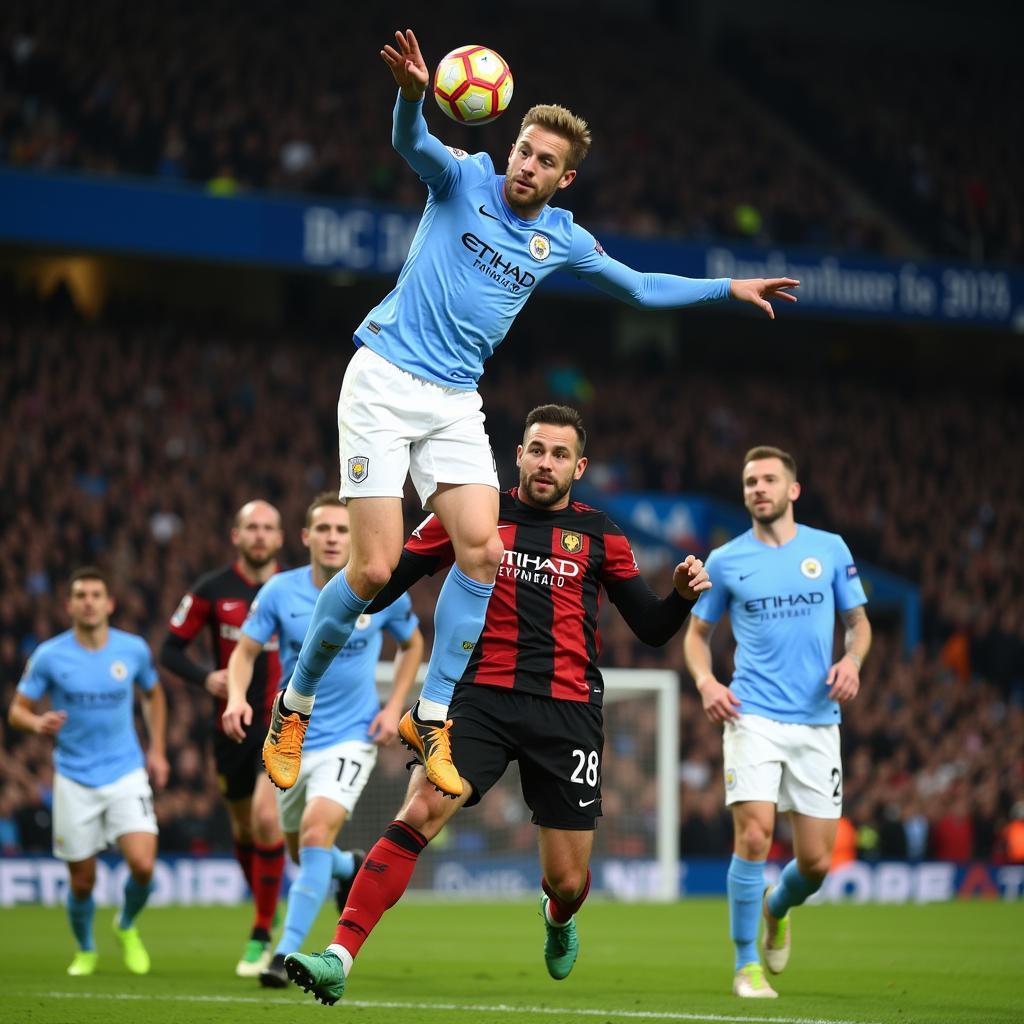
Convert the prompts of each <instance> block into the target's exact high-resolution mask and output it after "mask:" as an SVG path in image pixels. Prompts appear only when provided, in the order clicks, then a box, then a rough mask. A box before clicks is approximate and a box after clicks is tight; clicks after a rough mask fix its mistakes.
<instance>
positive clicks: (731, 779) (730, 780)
mask: <svg viewBox="0 0 1024 1024" xmlns="http://www.w3.org/2000/svg"><path fill="white" fill-rule="evenodd" d="M725 788H726V789H729V790H732V789H735V788H736V769H735V768H727V769H726V771H725Z"/></svg>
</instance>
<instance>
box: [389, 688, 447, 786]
mask: <svg viewBox="0 0 1024 1024" xmlns="http://www.w3.org/2000/svg"><path fill="white" fill-rule="evenodd" d="M451 727H452V722H451V719H448V721H446V722H422V721H420V719H419V718H418V717H417V715H416V708H413V709H412V710H410V711H406V713H405V714H404V715H403V716H402V720H401V721H400V722H399V723H398V738H399V739H400V740H401V741H402V743H403V745H404V746H406V747H408V748H409V749H410V750H411V751H412V752H413V753H414V754H416V755H417V756H418V757H419V759H420V760H421V761H422V762H423V768H424V770H425V771H426V773H427V779H428V780H429V781H430V783H431V784H432V785H434V786H435V787H436V788H437V789H438V790H439V791H440V792H441V793H444V795H445V796H450V797H457V796H462V779H461V778H460V777H459V772H458V769H457V768H456V767H455V765H454V764H452V741H451V736H450V730H451Z"/></svg>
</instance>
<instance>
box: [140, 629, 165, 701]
mask: <svg viewBox="0 0 1024 1024" xmlns="http://www.w3.org/2000/svg"><path fill="white" fill-rule="evenodd" d="M137 640H138V645H139V653H138V668H137V669H136V672H135V682H136V684H137V685H138V686H141V687H142V689H143V690H145V691H146V693H149V691H150V690H152V689H153V687H154V686H156V684H157V683H158V682H160V674H159V673H158V672H157V670H156V665H155V664H154V663H153V652H152V651H151V650H150V649H149V644H147V643H146V641H145V640H143V639H142V637H138V638H137Z"/></svg>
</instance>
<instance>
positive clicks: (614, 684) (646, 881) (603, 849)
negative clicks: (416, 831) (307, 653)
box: [338, 663, 679, 900]
mask: <svg viewBox="0 0 1024 1024" xmlns="http://www.w3.org/2000/svg"><path fill="white" fill-rule="evenodd" d="M602 675H603V676H604V680H605V695H604V715H605V748H604V755H603V766H602V779H601V794H602V809H603V812H604V814H603V817H601V818H600V819H599V820H598V825H597V831H596V834H595V839H594V854H593V860H592V869H593V888H594V891H595V892H602V893H604V894H606V895H609V896H612V897H614V898H617V899H624V900H673V899H675V898H676V897H677V896H678V893H679V861H678V835H679V785H678V750H679V720H678V677H677V676H676V674H675V673H674V672H669V671H664V670H655V669H636V670H633V669H605V670H603V672H602ZM391 677H392V669H391V665H390V664H388V663H381V664H380V665H379V666H378V671H377V679H378V683H379V684H380V683H383V684H384V686H385V692H386V687H387V686H388V685H389V684H390V680H391ZM410 756H411V755H410V754H409V752H408V751H407V750H406V749H405V748H404V747H402V746H400V745H399V744H398V743H397V742H396V743H394V744H392V745H391V746H390V747H386V748H384V749H383V750H382V751H381V752H380V757H379V758H378V761H377V767H376V768H375V769H374V773H373V776H372V777H371V779H370V782H369V784H368V785H367V787H366V789H365V790H364V791H363V795H362V797H361V799H360V801H359V805H358V807H357V808H356V813H355V815H354V816H353V817H352V818H351V819H350V820H349V821H348V822H347V823H346V824H345V827H344V829H343V830H342V832H341V835H340V836H339V838H338V845H339V846H341V847H342V848H346V849H348V848H352V847H357V848H359V847H361V848H363V849H367V848H369V847H370V846H371V845H372V844H373V843H374V842H375V841H376V839H377V837H378V836H379V835H380V833H381V832H382V831H383V830H384V828H386V827H387V825H388V823H389V822H390V821H391V820H392V819H393V818H394V816H395V814H396V813H397V811H398V809H399V808H400V807H401V804H402V801H403V797H404V795H405V789H406V785H407V783H408V778H409V775H408V772H407V770H406V764H407V762H408V761H409V759H410ZM410 890H411V891H419V892H421V893H431V892H432V893H435V894H437V895H443V896H444V897H445V898H452V897H467V898H473V897H479V898H481V899H485V898H486V899H494V898H496V897H510V898H511V897H521V896H527V895H532V894H533V893H536V892H539V890H540V868H539V864H538V858H537V829H536V827H535V826H534V825H533V824H532V823H531V821H530V811H529V809H528V808H527V806H526V804H525V803H524V802H523V797H522V792H521V790H520V786H519V771H518V766H517V765H516V764H515V763H513V764H511V765H510V766H509V768H508V770H507V771H506V772H505V775H504V776H503V777H502V779H501V781H500V782H499V783H498V784H497V785H496V786H494V788H493V789H491V790H490V792H488V793H487V795H486V796H485V797H484V798H483V800H482V801H481V802H480V803H479V804H478V805H477V806H475V807H471V808H466V809H463V810H461V811H460V812H459V813H458V814H457V815H456V816H455V818H454V819H453V820H452V821H451V822H450V823H449V824H448V826H447V828H446V829H445V830H444V831H443V832H442V833H441V835H440V836H438V837H437V838H436V839H434V840H433V842H431V843H430V845H429V846H427V848H426V849H425V850H424V851H423V853H422V854H420V858H419V864H418V866H417V868H416V872H415V874H414V875H413V879H412V883H411V885H410Z"/></svg>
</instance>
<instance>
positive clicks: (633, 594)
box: [605, 575, 693, 647]
mask: <svg viewBox="0 0 1024 1024" xmlns="http://www.w3.org/2000/svg"><path fill="white" fill-rule="evenodd" d="M605 589H606V590H607V591H608V597H609V598H610V599H611V602H612V604H614V605H615V607H616V608H618V609H619V612H620V613H621V615H622V617H623V618H624V619H625V620H626V625H628V626H629V628H630V629H631V630H633V632H634V633H635V634H636V636H637V639H638V640H641V641H643V643H645V644H650V646H651V647H661V646H662V645H664V644H666V643H668V641H669V640H670V639H671V638H672V637H673V636H675V635H676V633H677V632H678V631H679V627H680V626H682V624H683V623H684V622H685V621H686V616H687V615H689V614H690V609H691V608H692V607H693V605H692V604H691V602H689V601H685V600H683V598H681V597H680V596H679V593H678V592H677V591H676V589H675V587H673V588H672V590H671V591H670V592H669V594H668V596H667V597H658V595H657V594H655V593H654V591H653V590H651V588H650V587H649V586H647V583H646V582H645V581H644V579H643V577H642V576H639V575H637V576H630V577H629V578H628V579H618V580H608V581H607V582H606V583H605Z"/></svg>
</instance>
